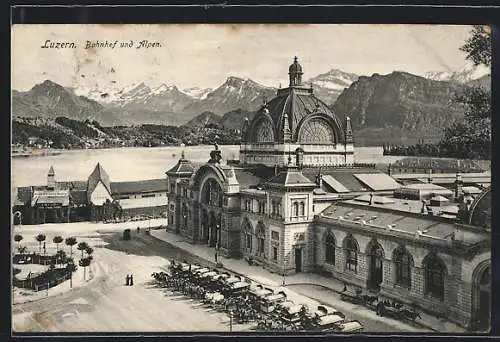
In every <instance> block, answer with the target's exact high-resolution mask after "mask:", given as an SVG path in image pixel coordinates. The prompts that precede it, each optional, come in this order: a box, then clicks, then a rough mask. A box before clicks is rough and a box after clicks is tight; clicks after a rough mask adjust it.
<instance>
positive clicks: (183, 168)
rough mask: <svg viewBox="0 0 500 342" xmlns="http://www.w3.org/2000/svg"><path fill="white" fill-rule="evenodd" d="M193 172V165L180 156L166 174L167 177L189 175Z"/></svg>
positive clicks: (182, 155)
mask: <svg viewBox="0 0 500 342" xmlns="http://www.w3.org/2000/svg"><path fill="white" fill-rule="evenodd" d="M193 172H194V167H193V164H192V163H191V162H190V161H189V160H187V159H186V158H185V157H184V152H182V154H181V159H179V161H178V162H177V164H175V165H174V167H172V168H171V169H170V170H168V171H167V172H166V173H167V175H191V174H193Z"/></svg>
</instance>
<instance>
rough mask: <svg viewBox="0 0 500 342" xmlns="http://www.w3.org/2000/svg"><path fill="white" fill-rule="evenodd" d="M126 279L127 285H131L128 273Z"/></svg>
mask: <svg viewBox="0 0 500 342" xmlns="http://www.w3.org/2000/svg"><path fill="white" fill-rule="evenodd" d="M125 279H126V282H125V285H126V286H129V285H130V276H129V275H128V274H127V277H126V278H125Z"/></svg>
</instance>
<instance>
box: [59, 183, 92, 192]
mask: <svg viewBox="0 0 500 342" xmlns="http://www.w3.org/2000/svg"><path fill="white" fill-rule="evenodd" d="M56 189H57V190H87V182H86V181H62V182H56Z"/></svg>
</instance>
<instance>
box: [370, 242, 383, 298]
mask: <svg viewBox="0 0 500 342" xmlns="http://www.w3.org/2000/svg"><path fill="white" fill-rule="evenodd" d="M367 258H368V265H369V268H368V288H369V289H370V290H375V291H380V284H382V280H383V274H384V272H383V260H384V249H383V248H382V246H380V244H379V243H378V242H377V240H372V241H370V243H369V244H368V246H367Z"/></svg>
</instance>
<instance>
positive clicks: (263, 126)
mask: <svg viewBox="0 0 500 342" xmlns="http://www.w3.org/2000/svg"><path fill="white" fill-rule="evenodd" d="M255 138H256V142H258V143H272V142H274V130H273V125H272V123H271V121H270V120H269V119H264V120H262V121H261V123H260V125H259V126H258V127H257V132H256V135H255Z"/></svg>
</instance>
